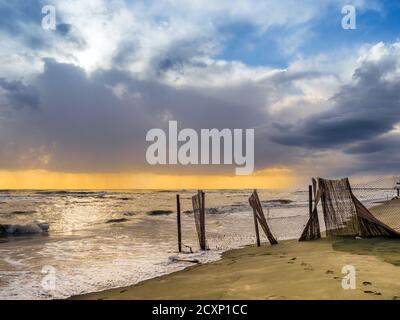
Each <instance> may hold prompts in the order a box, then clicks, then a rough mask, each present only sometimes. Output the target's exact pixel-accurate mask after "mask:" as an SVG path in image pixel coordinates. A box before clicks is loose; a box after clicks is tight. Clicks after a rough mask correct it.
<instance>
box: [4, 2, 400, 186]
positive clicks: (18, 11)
mask: <svg viewBox="0 0 400 320" xmlns="http://www.w3.org/2000/svg"><path fill="white" fill-rule="evenodd" d="M45 5H53V6H54V8H55V9H56V30H45V29H43V28H42V18H43V17H44V14H42V8H43V6H45ZM344 5H353V6H354V7H355V9H356V29H343V28H342V23H341V21H342V18H343V16H344V15H343V14H342V12H341V11H342V7H343V6H344ZM399 31H400V1H377V0H353V1H351V0H344V1H341V0H322V1H310V0H305V1H296V0H282V1H256V0H247V1H243V0H242V1H239V0H218V1H215V0H213V1H211V0H201V1H200V0H191V1H187V0H166V1H155V0H146V1H130V0H111V1H106V0H86V1H77V0H69V1H65V0H64V1H60V0H53V1H51V0H46V1H39V0H30V1H26V0H13V1H5V0H0V43H1V46H0V188H10V189H11V188H46V189H54V188H55V189H59V188H74V189H80V188H101V189H104V188H115V189H124V188H139V189H143V188H152V189H158V188H244V187H246V188H262V187H265V188H284V187H291V186H301V185H304V184H305V183H308V181H309V178H310V177H312V176H324V177H331V178H333V177H343V176H378V175H399V168H398V164H399V163H400V153H399V151H398V150H399V148H398V147H399V142H400V107H399V102H400V78H399V76H400V37H399V34H400V33H399ZM170 120H176V121H177V122H178V126H179V128H181V129H183V128H193V129H195V130H200V129H202V128H209V129H211V128H217V129H223V128H232V129H233V128H236V129H247V128H254V129H255V171H254V173H253V174H252V175H251V176H235V175H234V171H233V170H232V167H231V166H226V165H208V166H207V165H202V166H194V165H189V166H183V165H165V166H150V165H149V164H148V163H147V162H146V159H145V154H146V149H147V147H148V142H146V139H145V137H146V133H147V132H148V130H150V129H152V128H162V129H166V128H167V127H168V121H170Z"/></svg>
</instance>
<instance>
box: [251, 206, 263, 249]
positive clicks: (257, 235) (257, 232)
mask: <svg viewBox="0 0 400 320" xmlns="http://www.w3.org/2000/svg"><path fill="white" fill-rule="evenodd" d="M256 214H257V213H256V209H255V208H253V216H254V228H255V229H256V239H257V247H260V246H261V241H260V232H259V231H258V221H257V216H256Z"/></svg>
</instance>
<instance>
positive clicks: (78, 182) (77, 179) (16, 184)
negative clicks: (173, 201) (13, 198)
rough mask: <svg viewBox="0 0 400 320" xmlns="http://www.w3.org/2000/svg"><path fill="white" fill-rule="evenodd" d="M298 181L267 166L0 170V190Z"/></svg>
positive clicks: (277, 186)
mask: <svg viewBox="0 0 400 320" xmlns="http://www.w3.org/2000/svg"><path fill="white" fill-rule="evenodd" d="M296 181H297V178H296V177H294V176H293V174H292V171H291V170H290V169H287V168H268V169H264V170H259V171H255V172H254V173H253V174H252V175H249V176H235V175H174V174H154V173H146V172H143V173H139V172H136V173H132V172H126V173H63V172H50V171H45V170H26V171H0V189H105V190H106V189H197V188H201V189H243V188H248V189H252V188H265V189H280V188H288V187H291V186H293V185H294V184H295V183H296Z"/></svg>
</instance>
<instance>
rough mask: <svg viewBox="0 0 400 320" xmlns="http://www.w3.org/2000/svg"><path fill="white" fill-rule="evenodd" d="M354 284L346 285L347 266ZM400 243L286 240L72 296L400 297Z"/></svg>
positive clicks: (234, 297)
mask: <svg viewBox="0 0 400 320" xmlns="http://www.w3.org/2000/svg"><path fill="white" fill-rule="evenodd" d="M348 264H350V265H353V266H354V267H355V268H356V271H357V275H356V289H355V290H344V289H343V288H342V285H341V282H342V277H343V276H344V274H342V273H341V271H342V267H343V266H344V265H348ZM399 266H400V242H399V241H396V240H387V239H362V240H353V239H341V240H333V241H331V240H327V239H324V240H319V241H310V242H297V241H295V240H293V241H285V242H282V243H280V244H279V245H277V246H268V245H264V246H262V247H259V248H257V247H247V248H244V249H239V250H232V251H230V252H226V253H225V254H224V255H223V257H222V259H221V260H220V261H217V262H214V263H210V264H206V265H199V266H195V267H190V268H187V269H185V270H183V271H180V272H176V273H173V274H170V275H167V276H163V277H159V278H155V279H152V280H149V281H144V282H142V283H140V284H138V285H136V286H132V287H126V288H119V289H114V290H107V291H104V292H99V293H92V294H87V295H83V296H76V297H73V298H72V299H263V300H265V299H267V300H269V299H389V300H393V299H400V282H399V281H398V279H400V268H399Z"/></svg>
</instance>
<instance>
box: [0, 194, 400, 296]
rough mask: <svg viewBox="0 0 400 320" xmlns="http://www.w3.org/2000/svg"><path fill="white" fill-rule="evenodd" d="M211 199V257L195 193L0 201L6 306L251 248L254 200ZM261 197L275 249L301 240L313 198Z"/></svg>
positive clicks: (373, 199)
mask: <svg viewBox="0 0 400 320" xmlns="http://www.w3.org/2000/svg"><path fill="white" fill-rule="evenodd" d="M204 191H205V207H206V239H207V246H208V249H209V250H206V251H201V250H200V249H199V244H198V237H197V233H196V229H195V221H194V215H193V211H192V210H193V208H192V202H191V197H192V196H193V195H194V194H196V192H197V191H196V190H151V191H149V190H74V191H65V190H44V191H43V190H41V191H37V190H36V191H35V190H19V191H15V190H2V191H0V299H62V298H67V297H70V296H73V295H79V294H85V293H89V292H96V291H102V290H106V289H111V288H116V287H123V286H128V285H134V284H136V283H138V282H141V281H143V280H146V279H150V278H154V277H157V276H160V275H165V274H168V273H171V272H175V271H179V270H182V269H184V268H186V267H188V266H191V265H193V264H194V263H197V262H199V263H207V262H211V261H215V260H218V259H220V257H221V254H222V253H223V252H224V251H227V250H230V249H235V248H240V247H243V246H246V245H250V244H254V243H255V241H256V239H255V231H254V219H253V212H252V209H251V207H250V206H249V204H248V198H249V196H250V195H251V193H252V190H204ZM258 192H259V197H260V200H261V202H262V206H263V209H264V213H265V216H266V217H267V220H268V223H269V225H270V228H271V230H272V232H273V233H274V235H275V236H276V237H277V238H278V240H284V239H296V238H298V237H299V236H300V234H301V232H302V230H303V228H304V226H305V224H306V222H307V220H308V217H309V209H308V208H309V205H308V190H293V189H291V190H258ZM355 193H356V195H357V190H355ZM358 193H359V194H358V197H359V198H360V200H361V201H362V202H363V203H364V204H365V205H367V206H371V205H373V204H374V203H379V202H381V201H385V200H387V199H389V198H391V197H393V196H394V190H392V189H376V190H375V189H374V190H362V192H358ZM177 194H179V195H180V199H181V212H182V214H181V219H182V243H183V252H182V253H179V252H178V244H177V213H176V195H177ZM261 233H262V232H261ZM261 236H262V241H263V242H265V244H263V245H267V243H266V241H267V240H266V238H265V237H264V236H263V235H261Z"/></svg>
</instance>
